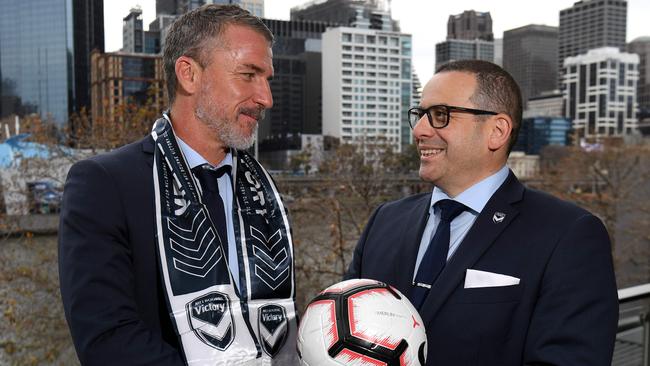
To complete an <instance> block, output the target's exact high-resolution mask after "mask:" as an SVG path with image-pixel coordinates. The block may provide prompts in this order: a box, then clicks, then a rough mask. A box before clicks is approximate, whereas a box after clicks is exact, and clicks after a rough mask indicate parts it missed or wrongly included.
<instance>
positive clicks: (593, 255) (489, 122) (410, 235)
mask: <svg viewBox="0 0 650 366" xmlns="http://www.w3.org/2000/svg"><path fill="white" fill-rule="evenodd" d="M408 115H409V121H410V124H411V127H412V129H413V135H414V137H415V141H416V144H417V148H418V151H419V153H420V177H421V178H422V179H423V180H424V181H427V182H430V183H432V184H433V191H432V192H428V193H423V194H419V195H415V196H411V197H407V198H404V199H401V200H398V201H394V202H388V203H385V204H383V205H381V206H380V207H379V208H377V210H376V211H375V212H374V213H373V215H372V216H371V217H370V219H369V221H368V224H367V226H366V228H365V231H364V233H363V235H362V237H361V238H360V240H359V242H358V244H357V247H356V249H355V251H354V257H353V260H352V263H351V265H350V268H349V269H348V273H347V274H346V278H372V279H376V280H380V281H383V282H386V283H388V284H390V285H392V286H394V287H396V288H397V289H399V290H400V291H401V292H402V293H403V294H405V295H407V296H408V298H409V299H410V300H411V302H412V303H413V304H414V306H415V307H416V308H417V309H418V311H419V312H420V314H421V315H422V320H423V321H424V323H425V324H424V325H425V327H426V330H427V338H428V352H427V354H428V357H427V365H485V366H495V365H499V366H515V365H518V366H520V365H590V366H595V365H603V366H605V365H610V364H611V360H612V353H613V347H614V339H615V336H616V329H617V319H618V300H617V292H616V282H615V278H614V270H613V265H612V256H611V244H610V241H609V236H608V233H607V231H606V229H605V227H604V226H603V224H602V222H601V221H600V220H599V219H598V218H597V217H595V216H594V215H592V214H590V213H589V212H587V211H585V210H584V209H582V208H579V207H577V206H575V205H573V204H571V203H568V202H564V201H561V200H559V199H557V198H555V197H552V196H550V195H547V194H545V193H542V192H538V191H535V190H532V189H529V188H527V187H525V186H524V185H522V184H521V183H520V182H519V180H518V179H517V178H516V177H515V175H514V174H513V173H512V171H510V170H509V169H508V167H507V166H506V161H507V158H508V155H509V153H510V150H511V149H512V146H513V145H514V144H515V141H516V137H517V134H518V131H519V127H520V125H521V118H522V101H521V94H520V92H519V88H518V86H517V84H516V83H515V81H514V80H513V78H512V77H511V76H510V75H509V74H508V73H507V72H506V71H504V70H503V69H501V68H500V67H499V66H497V65H494V64H492V63H489V62H485V61H478V60H467V61H456V62H451V63H449V64H445V65H443V66H441V67H440V68H439V69H438V70H437V71H436V74H435V75H434V76H433V78H432V79H431V80H430V81H429V82H428V83H427V85H426V86H425V88H424V91H423V94H422V100H421V102H420V106H418V107H415V108H411V109H410V110H409V111H408Z"/></svg>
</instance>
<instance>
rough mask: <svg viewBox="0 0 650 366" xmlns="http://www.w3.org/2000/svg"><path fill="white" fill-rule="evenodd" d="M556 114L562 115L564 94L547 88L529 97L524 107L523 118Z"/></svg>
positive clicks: (553, 115)
mask: <svg viewBox="0 0 650 366" xmlns="http://www.w3.org/2000/svg"><path fill="white" fill-rule="evenodd" d="M557 116H564V94H563V93H562V92H561V91H559V90H549V91H546V92H542V93H541V94H540V95H539V96H536V97H531V98H530V99H528V103H526V108H525V109H524V118H528V117H557Z"/></svg>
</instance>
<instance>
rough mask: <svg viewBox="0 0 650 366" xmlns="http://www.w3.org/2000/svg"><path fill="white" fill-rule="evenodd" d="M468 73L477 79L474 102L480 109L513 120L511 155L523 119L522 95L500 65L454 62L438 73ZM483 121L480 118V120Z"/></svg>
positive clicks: (515, 83) (474, 61) (443, 67)
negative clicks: (503, 114) (506, 116)
mask: <svg viewBox="0 0 650 366" xmlns="http://www.w3.org/2000/svg"><path fill="white" fill-rule="evenodd" d="M450 71H458V72H467V73H471V74H474V75H475V76H476V90H474V94H472V97H471V98H470V100H471V101H472V103H474V104H476V107H477V108H480V109H485V110H489V111H493V112H498V113H505V114H507V115H508V116H510V118H512V133H511V135H510V141H509V144H508V151H507V153H508V154H510V151H511V150H512V147H513V146H514V145H515V143H516V142H517V135H519V128H520V127H521V119H522V113H523V112H522V109H523V106H522V100H521V91H520V90H519V86H518V85H517V82H515V79H514V78H513V77H512V76H511V75H510V74H509V73H508V72H507V71H506V70H504V69H503V68H501V67H500V66H499V65H495V64H493V63H491V62H488V61H482V60H460V61H451V62H448V63H446V64H443V65H441V66H440V67H438V69H437V70H436V74H437V73H440V72H450ZM479 118H480V117H479Z"/></svg>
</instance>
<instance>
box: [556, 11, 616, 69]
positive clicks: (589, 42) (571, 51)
mask: <svg viewBox="0 0 650 366" xmlns="http://www.w3.org/2000/svg"><path fill="white" fill-rule="evenodd" d="M626 25H627V1H626V0H582V1H578V2H576V3H574V4H573V6H572V7H570V8H567V9H564V10H561V11H560V27H559V34H558V59H557V64H558V70H561V69H562V66H563V64H564V60H565V59H566V58H567V57H570V56H577V55H580V54H584V53H586V52H587V51H588V50H590V49H594V48H600V47H616V48H618V49H619V50H624V49H625V31H626ZM558 80H560V81H561V76H560V75H558Z"/></svg>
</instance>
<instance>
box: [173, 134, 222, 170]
mask: <svg viewBox="0 0 650 366" xmlns="http://www.w3.org/2000/svg"><path fill="white" fill-rule="evenodd" d="M176 140H177V141H178V146H180V147H181V150H182V151H183V155H185V160H186V161H187V165H189V166H190V169H192V168H194V167H197V166H199V165H203V164H210V163H209V162H208V161H207V160H206V159H205V158H204V157H203V156H201V154H199V153H198V152H196V150H194V149H192V148H191V147H190V145H188V144H186V143H185V141H183V140H182V139H181V138H180V137H178V136H177V137H176ZM210 165H212V164H210ZM224 165H228V166H230V167H232V153H231V152H230V149H228V153H227V154H226V157H225V158H223V160H222V161H221V162H220V163H219V165H217V166H216V167H214V168H220V167H222V166H224Z"/></svg>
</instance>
